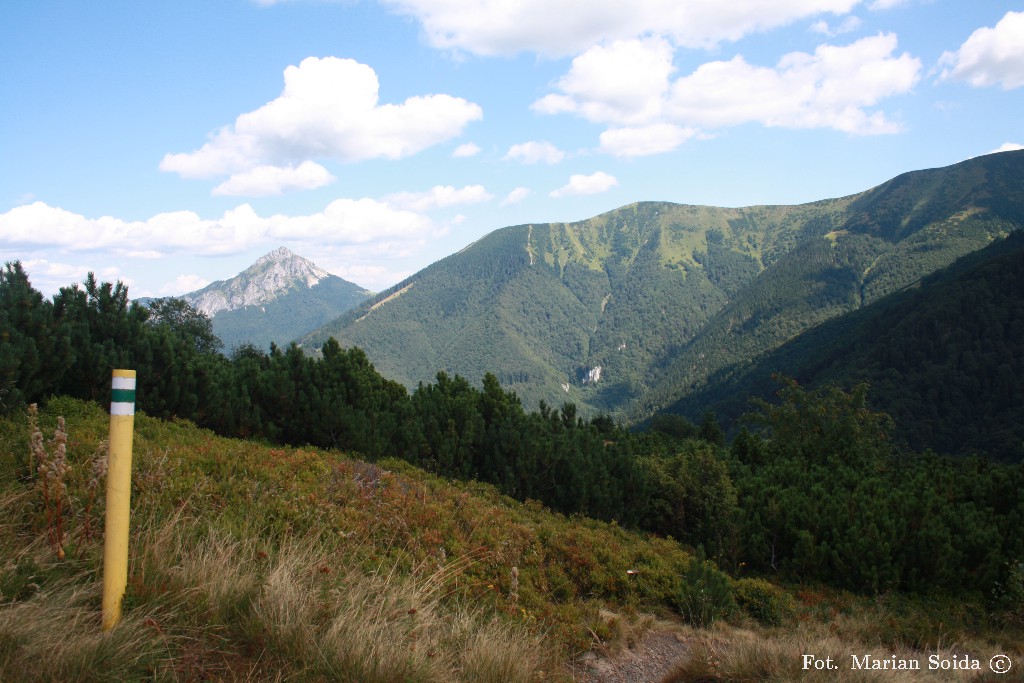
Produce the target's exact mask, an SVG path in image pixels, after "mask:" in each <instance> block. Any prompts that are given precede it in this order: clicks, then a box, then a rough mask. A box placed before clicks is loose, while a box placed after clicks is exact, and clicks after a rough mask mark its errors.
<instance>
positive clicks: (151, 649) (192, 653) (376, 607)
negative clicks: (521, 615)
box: [0, 496, 559, 683]
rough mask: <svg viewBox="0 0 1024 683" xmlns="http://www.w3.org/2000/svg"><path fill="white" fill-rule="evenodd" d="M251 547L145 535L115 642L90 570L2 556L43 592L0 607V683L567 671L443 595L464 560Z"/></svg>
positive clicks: (509, 677) (157, 532) (438, 679)
mask: <svg viewBox="0 0 1024 683" xmlns="http://www.w3.org/2000/svg"><path fill="white" fill-rule="evenodd" d="M18 501H21V502H24V499H23V497H19V496H8V497H7V498H5V500H4V501H0V502H2V503H5V504H6V506H7V507H8V508H9V507H10V504H11V503H12V502H18ZM8 511H9V510H3V509H0V515H2V514H3V513H5V512H8ZM253 538H258V536H257V535H254V536H253ZM4 540H6V541H11V540H12V539H11V537H10V536H6V537H5V539H4ZM257 545H258V542H256V541H240V540H237V539H233V538H231V537H229V536H227V535H226V534H224V533H222V532H219V531H217V530H216V527H215V526H214V527H211V528H206V529H204V528H203V527H202V525H200V524H199V523H198V522H197V521H196V520H191V519H184V518H181V517H173V518H171V519H169V520H167V521H165V522H164V523H163V524H162V525H161V526H159V527H157V528H155V529H154V528H152V527H149V530H148V531H147V532H146V533H145V534H143V535H142V537H141V538H140V541H139V550H138V552H137V553H136V554H135V555H134V556H133V558H132V563H131V564H132V569H131V576H132V581H131V583H130V585H129V590H128V594H127V596H126V598H125V600H126V606H127V608H126V610H125V615H126V616H125V619H124V621H122V623H121V624H119V625H118V626H117V627H116V628H115V629H114V630H113V631H112V632H111V633H110V634H104V633H102V632H101V630H100V613H99V609H98V607H99V604H100V590H101V588H100V585H99V582H98V581H96V575H95V570H94V568H93V567H91V566H89V563H87V562H82V563H79V566H78V567H77V568H76V567H73V566H72V565H71V564H70V563H68V562H64V563H59V564H57V563H55V562H54V561H53V559H52V551H51V550H50V548H49V547H48V543H47V540H46V538H45V536H41V537H39V538H37V539H36V540H34V541H33V542H32V543H30V544H29V545H28V546H27V547H23V548H22V549H21V551H20V553H18V554H14V553H8V554H7V555H6V562H5V566H4V567H3V570H4V572H5V574H6V573H11V574H13V573H15V572H16V569H17V567H18V566H22V567H32V568H33V569H32V571H33V572H36V573H37V574H38V576H36V575H34V574H33V575H31V576H28V577H26V578H27V579H31V580H35V579H38V580H39V581H40V584H38V585H33V586H31V587H30V588H29V591H30V592H31V593H32V594H31V596H30V597H28V598H27V599H18V600H14V601H11V602H8V603H7V604H5V605H2V606H0V680H3V681H9V680H19V681H20V680H27V681H31V680H39V681H92V680H144V679H148V680H154V679H155V680H195V679H213V680H277V679H278V678H280V679H281V680H331V681H352V682H353V683H355V682H359V683H390V682H393V681H408V682H410V683H415V682H422V683H443V682H448V681H480V682H488V681H493V682H494V683H499V682H505V681H508V682H513V683H515V682H523V683H526V682H527V681H534V680H538V679H540V678H542V677H544V676H545V674H544V673H543V672H545V671H547V672H551V671H552V670H554V669H557V668H558V666H559V665H558V662H557V654H556V651H555V650H554V649H552V648H551V647H549V646H546V645H545V643H544V642H543V640H542V639H541V638H539V637H538V636H537V635H535V634H532V633H530V632H528V631H527V630H525V629H524V628H522V627H520V626H517V625H514V624H511V623H509V622H508V621H504V620H500V619H497V618H495V617H487V616H485V615H484V614H483V613H482V612H481V611H479V610H475V609H472V608H470V607H468V606H466V605H462V604H459V603H458V602H457V601H453V600H450V599H447V597H446V594H447V592H448V586H449V583H450V581H451V579H452V578H453V577H454V576H455V575H456V574H457V573H458V572H459V570H460V567H464V566H465V563H459V562H458V561H454V562H452V563H451V566H445V567H441V568H437V567H436V566H435V567H434V568H433V571H431V572H414V573H412V574H409V573H400V572H398V571H395V570H391V571H388V572H382V573H379V574H376V575H373V574H369V575H368V574H366V573H365V572H362V571H361V570H360V569H359V568H358V567H356V566H345V563H344V562H343V560H341V558H339V557H337V556H336V555H335V556H331V555H329V554H328V553H326V552H325V551H324V547H323V545H322V544H321V543H320V539H318V538H317V537H316V536H315V535H311V536H308V537H304V538H301V539H292V540H289V541H288V542H286V543H285V544H283V545H281V546H280V547H279V548H277V549H276V550H274V551H272V552H267V551H263V550H260V549H258V547H257ZM48 574H49V575H48ZM11 597H13V596H11Z"/></svg>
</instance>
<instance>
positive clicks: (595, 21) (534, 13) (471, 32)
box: [381, 0, 860, 56]
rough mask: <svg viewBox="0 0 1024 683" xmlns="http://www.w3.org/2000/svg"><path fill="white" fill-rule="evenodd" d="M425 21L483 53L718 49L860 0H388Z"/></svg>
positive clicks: (429, 32)
mask: <svg viewBox="0 0 1024 683" xmlns="http://www.w3.org/2000/svg"><path fill="white" fill-rule="evenodd" d="M381 2H382V4H384V5H385V6H388V7H391V8H392V9H393V10H394V11H396V12H398V13H401V14H405V15H410V16H413V17H415V18H416V19H418V20H419V21H420V22H421V24H422V25H423V30H424V34H425V37H426V39H427V41H428V42H429V43H430V44H431V45H433V46H434V47H437V48H441V49H456V50H465V51H467V52H471V53H474V54H479V55H498V54H504V55H511V54H515V53H518V52H523V51H531V52H537V53H540V54H544V55H549V56H564V55H570V54H579V53H580V52H582V51H583V50H586V49H587V48H589V47H591V46H593V45H595V44H597V43H601V42H610V41H614V40H621V39H631V38H637V37H640V36H644V35H654V36H662V37H665V38H667V39H670V40H671V41H672V42H673V43H674V44H676V45H678V46H682V47H701V48H707V47H713V46H714V45H717V44H718V43H721V42H723V41H735V40H739V39H740V38H742V37H743V36H746V35H749V34H751V33H754V32H759V31H765V30H768V29H772V28H776V27H779V26H784V25H786V24H789V23H792V22H794V21H796V20H799V19H805V18H808V17H812V16H816V15H820V14H824V13H833V14H847V13H849V12H850V10H852V9H853V8H854V7H855V6H857V4H859V2H860V0H775V1H773V2H770V3H769V2H764V1H763V0H732V2H721V0H688V1H687V2H680V1H679V0H634V1H633V2H622V0H517V1H516V2H509V1H508V0H477V1H476V2H471V3H469V2H460V1H458V0H381Z"/></svg>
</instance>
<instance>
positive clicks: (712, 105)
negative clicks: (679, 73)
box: [534, 34, 921, 156]
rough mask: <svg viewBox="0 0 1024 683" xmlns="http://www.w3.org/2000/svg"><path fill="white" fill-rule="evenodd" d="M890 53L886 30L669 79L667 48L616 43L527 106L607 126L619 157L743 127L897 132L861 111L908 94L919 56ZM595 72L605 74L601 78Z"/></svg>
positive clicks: (579, 62) (609, 143) (892, 40)
mask: <svg viewBox="0 0 1024 683" xmlns="http://www.w3.org/2000/svg"><path fill="white" fill-rule="evenodd" d="M896 47H897V38H896V36H895V35H894V34H881V35H877V36H872V37H867V38H862V39H860V40H858V41H856V42H853V43H851V44H849V45H845V46H835V45H821V46H819V47H818V48H817V49H816V50H815V51H814V54H808V53H805V52H793V53H790V54H787V55H785V56H783V57H782V58H781V59H780V60H779V62H778V63H777V64H776V65H775V66H774V67H764V66H756V65H753V64H749V63H748V62H747V61H746V60H745V59H744V58H743V57H742V56H739V55H737V56H736V57H734V58H733V59H732V60H730V61H716V62H707V63H705V64H702V65H701V66H699V67H698V68H697V69H696V70H695V71H694V72H693V73H691V74H689V75H687V76H683V77H680V78H677V79H675V80H674V81H670V80H669V75H670V73H671V71H672V64H671V52H670V51H669V50H667V48H666V46H665V44H664V42H663V41H659V40H654V39H648V40H642V41H630V42H629V43H617V44H616V45H615V46H612V47H611V48H595V49H594V50H591V51H588V52H587V53H586V54H584V55H581V56H580V57H578V58H577V59H575V60H573V66H572V68H571V69H570V72H569V74H568V75H567V76H566V77H564V78H563V79H561V80H559V81H558V82H557V84H556V86H557V87H558V88H560V89H561V90H562V92H561V93H557V94H552V95H548V96H547V97H545V98H542V99H541V100H539V101H538V102H536V103H535V104H534V107H535V108H536V109H538V110H540V111H544V112H548V113H557V112H571V113H575V114H578V115H580V116H583V117H584V118H587V119H588V120H590V121H594V122H598V123H609V124H613V125H612V127H611V128H610V129H609V130H606V131H605V132H604V133H603V134H602V136H601V146H602V149H604V150H605V151H607V152H610V153H612V154H616V155H619V156H638V155H641V154H654V153H658V152H664V151H667V150H669V149H673V148H674V147H676V146H678V145H679V144H681V143H682V142H683V141H684V140H686V139H688V138H690V137H693V136H694V135H697V134H698V129H713V128H722V127H728V126H737V125H742V124H745V123H760V124H762V125H765V126H782V127H788V128H833V129H835V130H839V131H843V132H847V133H854V134H862V135H867V134H879V133H894V132H897V131H899V130H900V126H899V125H898V124H897V123H894V122H892V121H890V120H889V119H888V118H887V117H886V115H885V113H884V112H883V111H870V110H869V108H872V107H875V106H876V105H878V103H879V102H881V101H882V100H883V99H885V98H887V97H891V96H894V95H899V94H902V93H906V92H909V91H910V90H911V89H912V88H913V87H914V85H915V84H916V83H917V81H918V80H919V78H920V72H921V62H920V60H918V59H916V58H914V57H912V56H910V55H909V54H907V53H903V54H901V55H896V54H895V51H896ZM585 58H586V59H585ZM618 59H621V60H622V61H621V62H617V60H618ZM616 64H618V66H615V65H616ZM644 65H646V67H644ZM602 73H609V74H611V76H610V77H609V78H608V79H606V80H603V79H602V76H601V74H602ZM630 74H634V75H635V77H634V78H630Z"/></svg>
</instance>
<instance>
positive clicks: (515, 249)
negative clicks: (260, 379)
mask: <svg viewBox="0 0 1024 683" xmlns="http://www.w3.org/2000/svg"><path fill="white" fill-rule="evenodd" d="M1022 181H1024V153H1022V152H1009V153H1004V154H1000V155H991V156H986V157H981V158H978V159H972V160H969V161H966V162H963V163H961V164H957V165H955V166H951V167H948V168H943V169H934V170H929V171H918V172H914V173H908V174H905V175H903V176H900V177H898V178H896V179H894V180H892V181H889V182H887V183H885V184H883V185H881V186H879V187H877V188H874V189H872V190H869V191H867V192H864V193H861V194H858V195H853V196H850V197H844V198H839V199H830V200H824V201H819V202H814V203H810V204H804V205H799V206H758V207H747V208H739V209H726V208H717V207H703V206H685V205H677V204H669V203H657V202H644V203H638V204H633V205H630V206H626V207H623V208H621V209H617V210H615V211H611V212H609V213H606V214H603V215H601V216H597V217H594V218H591V219H588V220H584V221H579V222H576V223H547V224H533V225H521V226H514V227H509V228H504V229H501V230H498V231H495V232H493V233H491V234H489V235H487V236H486V237H484V238H483V239H481V240H479V241H478V242H476V243H474V244H472V245H470V246H468V247H466V248H465V249H463V250H462V251H461V252H459V253H457V254H453V255H452V256H449V257H448V258H446V259H444V260H442V261H439V262H438V263H435V264H433V265H432V266H430V267H428V268H426V269H424V270H423V271H421V272H419V273H417V274H416V275H414V276H412V277H411V278H409V279H408V280H406V281H404V282H402V283H399V284H398V285H396V286H395V287H394V288H392V289H391V290H388V291H386V292H383V293H382V294H380V295H378V296H377V297H374V298H372V299H370V300H368V301H367V302H365V303H364V304H363V305H361V306H359V307H357V308H355V309H353V310H352V311H350V312H349V313H348V314H346V315H344V316H342V317H341V318H340V319H338V320H336V321H334V322H333V323H330V324H329V325H326V326H325V327H323V328H321V329H320V330H317V331H316V332H314V333H312V334H311V335H308V336H307V337H305V338H304V339H303V343H304V344H305V345H306V346H307V347H309V346H318V345H319V344H320V343H322V342H323V341H324V340H326V339H327V338H328V337H329V336H334V337H336V338H337V339H338V340H339V341H340V342H341V343H342V344H343V345H357V346H360V347H362V348H363V349H364V350H365V351H366V352H367V355H368V356H369V357H370V359H371V360H372V361H373V363H374V364H375V366H376V367H377V368H378V369H380V371H381V372H382V373H383V374H384V375H385V376H389V377H393V378H395V379H397V380H399V381H401V382H403V383H405V384H407V385H410V386H414V385H415V384H416V383H417V382H420V381H425V380H430V379H432V378H433V376H434V374H435V373H436V372H437V371H439V370H445V371H447V372H449V373H458V374H461V375H464V376H466V377H468V378H470V379H473V380H476V379H477V378H479V377H481V376H482V375H483V374H484V373H485V372H487V371H491V372H494V373H495V374H496V375H497V376H498V377H499V379H500V380H501V382H502V384H503V385H504V386H505V387H506V388H510V389H514V390H515V391H516V392H517V393H518V394H519V395H520V396H521V397H522V398H523V399H524V401H525V402H526V403H527V404H529V405H535V404H536V403H537V402H538V401H540V400H545V401H547V402H548V403H553V404H559V403H562V402H564V401H573V402H575V403H577V404H578V405H580V406H581V408H582V409H583V410H584V411H606V412H613V413H619V414H623V415H629V416H631V417H639V416H642V415H644V414H648V413H649V412H651V411H653V410H655V409H658V408H660V407H664V406H667V405H669V404H671V403H672V402H673V401H675V400H677V399H678V398H679V397H680V396H681V395H683V394H685V393H686V392H689V391H692V390H695V389H698V388H699V387H701V386H702V385H703V384H704V383H705V382H706V381H707V379H708V378H709V377H710V376H711V375H712V374H713V373H714V372H716V371H717V370H719V369H721V368H724V367H728V366H729V365H732V364H734V363H736V362H738V361H740V360H744V359H749V358H751V357H754V356H756V355H758V354H761V353H764V352H766V351H769V350H771V349H774V348H776V347H778V346H779V345H781V344H782V343H784V342H786V341H788V340H789V339H792V338H793V337H794V336H796V335H797V334H799V333H800V332H802V331H804V330H806V329H808V328H810V327H812V326H814V325H816V324H818V323H820V322H823V321H824V320H827V319H829V318H831V317H834V316H836V315H840V314H842V313H845V312H848V311H851V310H854V309H857V308H860V307H861V306H863V305H864V304H866V303H869V302H870V301H873V300H875V299H877V298H879V297H881V296H884V295H885V294H888V293H890V292H893V291H895V290H897V289H899V288H901V287H904V286H906V285H908V284H911V283H913V282H916V281H917V280H919V279H920V278H921V277H922V276H923V275H925V274H927V273H930V272H932V271H934V270H935V269H937V268H941V267H943V266H945V265H948V264H949V263H951V262H952V261H953V260H954V259H956V258H957V257H958V256H961V255H963V254H966V253H969V252H971V251H974V250H976V249H978V248H981V247H983V246H985V245H986V244H988V243H989V242H990V241H991V240H992V239H994V238H996V237H1001V236H1005V235H1006V234H1008V233H1009V232H1011V231H1013V230H1015V229H1018V228H1020V227H1021V226H1024V192H1022V191H1021V187H1022V186H1024V184H1022Z"/></svg>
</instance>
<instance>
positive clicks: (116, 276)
mask: <svg viewBox="0 0 1024 683" xmlns="http://www.w3.org/2000/svg"><path fill="white" fill-rule="evenodd" d="M21 265H22V266H23V267H24V268H25V272H26V273H28V276H29V281H30V282H31V283H32V287H33V288H34V289H35V290H36V291H38V292H41V293H43V295H44V296H50V295H53V294H56V293H57V292H58V291H59V290H60V288H61V287H68V286H70V285H72V284H74V283H76V282H84V281H85V278H86V276H87V275H88V274H89V273H90V272H91V273H95V274H96V278H97V279H98V280H100V281H101V282H123V283H124V284H125V285H127V286H128V287H131V286H132V285H133V284H134V280H132V279H131V278H129V277H127V276H125V275H124V273H123V272H122V271H121V269H120V268H117V267H111V266H108V267H105V268H95V267H93V266H89V265H72V264H69V263H57V262H54V261H49V260H47V259H27V260H23V261H22V263H21Z"/></svg>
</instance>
